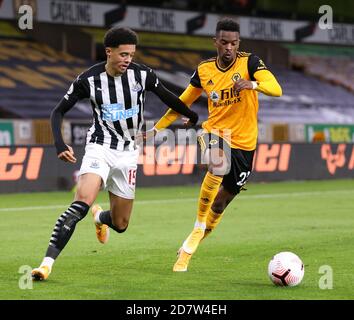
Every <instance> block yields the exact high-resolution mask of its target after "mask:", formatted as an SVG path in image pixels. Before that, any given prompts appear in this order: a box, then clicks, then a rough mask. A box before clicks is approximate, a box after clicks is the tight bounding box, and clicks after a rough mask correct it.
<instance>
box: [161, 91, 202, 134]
mask: <svg viewBox="0 0 354 320" xmlns="http://www.w3.org/2000/svg"><path fill="white" fill-rule="evenodd" d="M202 92H203V89H201V88H196V87H194V86H192V85H189V86H188V87H187V88H186V89H185V90H184V91H183V93H182V94H181V95H180V96H179V99H180V100H181V101H182V102H183V103H184V104H185V105H186V106H187V107H190V106H191V105H192V104H193V102H194V101H195V100H197V99H198V98H199V97H200V95H201V94H202ZM179 117H180V114H179V113H178V112H176V111H174V110H173V109H171V108H170V109H168V110H167V112H166V113H165V114H164V115H163V116H162V117H161V119H160V120H159V121H158V122H157V123H156V124H155V130H156V131H161V130H163V129H166V128H167V127H168V126H170V125H171V124H172V123H173V122H175V121H176V120H177V119H178V118H179ZM187 124H188V125H189V124H190V122H189V121H188V122H187Z"/></svg>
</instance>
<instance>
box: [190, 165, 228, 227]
mask: <svg viewBox="0 0 354 320" xmlns="http://www.w3.org/2000/svg"><path fill="white" fill-rule="evenodd" d="M222 179H223V178H222V177H218V176H214V175H213V174H211V173H210V172H209V171H208V172H207V174H206V175H205V177H204V180H203V183H202V186H201V188H200V194H199V205H198V215H197V221H196V224H195V227H199V228H202V229H205V227H206V220H207V216H208V212H209V210H210V208H211V205H212V203H213V201H214V199H215V197H216V195H217V193H218V191H219V187H220V184H221V181H222Z"/></svg>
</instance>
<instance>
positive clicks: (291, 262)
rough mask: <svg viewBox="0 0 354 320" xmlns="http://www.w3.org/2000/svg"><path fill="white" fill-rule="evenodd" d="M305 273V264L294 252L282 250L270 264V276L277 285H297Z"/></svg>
mask: <svg viewBox="0 0 354 320" xmlns="http://www.w3.org/2000/svg"><path fill="white" fill-rule="evenodd" d="M304 273H305V268H304V264H303V263H302V261H301V259H300V258H299V257H298V256H297V255H296V254H295V253H292V252H280V253H278V254H276V255H275V256H274V257H273V258H272V260H270V262H269V264H268V275H269V278H270V280H271V281H272V282H273V283H274V284H276V285H277V286H290V287H293V286H297V285H298V284H299V283H300V282H301V280H302V278H303V277H304Z"/></svg>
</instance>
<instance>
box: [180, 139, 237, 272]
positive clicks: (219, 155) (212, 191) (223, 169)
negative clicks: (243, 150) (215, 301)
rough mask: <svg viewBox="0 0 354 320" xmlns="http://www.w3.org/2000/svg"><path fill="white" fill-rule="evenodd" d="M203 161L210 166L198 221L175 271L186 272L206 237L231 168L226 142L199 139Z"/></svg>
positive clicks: (181, 253) (201, 194) (203, 187)
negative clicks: (216, 199)
mask: <svg viewBox="0 0 354 320" xmlns="http://www.w3.org/2000/svg"><path fill="white" fill-rule="evenodd" d="M198 142H199V145H200V147H201V151H202V155H203V158H202V161H203V162H204V163H206V164H208V172H207V173H206V175H205V177H204V180H203V182H202V185H201V188H200V194H199V200H198V212H197V219H196V222H195V224H194V228H193V230H192V232H191V233H190V234H189V236H188V237H187V239H186V240H185V241H184V243H183V245H182V248H181V249H180V250H179V253H178V259H177V262H176V263H175V265H174V267H173V271H186V270H187V266H188V263H189V260H190V258H191V255H192V254H193V253H194V252H195V251H196V250H197V248H198V245H199V243H200V241H201V240H202V239H203V237H204V232H205V228H206V221H207V216H208V213H209V210H210V207H211V205H212V203H213V201H214V199H215V197H216V195H217V193H218V190H219V187H220V184H221V182H222V179H223V176H224V174H226V173H227V172H228V170H229V168H230V160H229V159H230V158H229V154H230V151H229V147H228V145H227V143H226V142H225V141H223V140H222V139H221V138H219V137H218V136H216V135H213V134H203V135H201V136H200V137H198Z"/></svg>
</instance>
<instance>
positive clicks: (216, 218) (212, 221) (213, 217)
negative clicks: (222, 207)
mask: <svg viewBox="0 0 354 320" xmlns="http://www.w3.org/2000/svg"><path fill="white" fill-rule="evenodd" d="M223 216H224V212H222V213H215V212H214V211H213V210H212V209H210V210H209V214H208V217H207V221H206V228H205V232H204V237H203V239H205V238H206V237H207V236H208V235H209V233H210V232H212V231H213V230H214V229H215V228H216V226H217V225H218V224H219V223H220V221H221V219H222V217H223Z"/></svg>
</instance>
